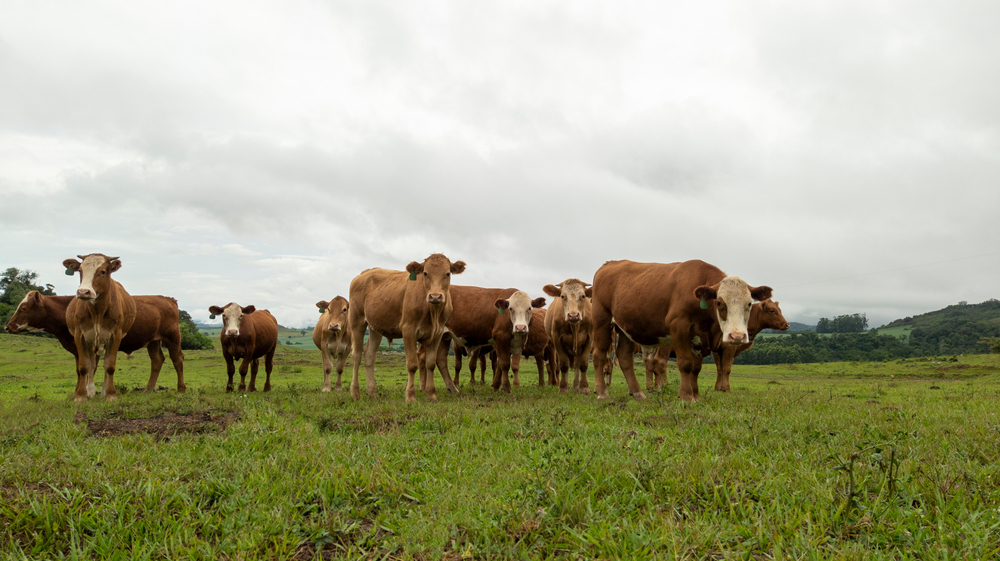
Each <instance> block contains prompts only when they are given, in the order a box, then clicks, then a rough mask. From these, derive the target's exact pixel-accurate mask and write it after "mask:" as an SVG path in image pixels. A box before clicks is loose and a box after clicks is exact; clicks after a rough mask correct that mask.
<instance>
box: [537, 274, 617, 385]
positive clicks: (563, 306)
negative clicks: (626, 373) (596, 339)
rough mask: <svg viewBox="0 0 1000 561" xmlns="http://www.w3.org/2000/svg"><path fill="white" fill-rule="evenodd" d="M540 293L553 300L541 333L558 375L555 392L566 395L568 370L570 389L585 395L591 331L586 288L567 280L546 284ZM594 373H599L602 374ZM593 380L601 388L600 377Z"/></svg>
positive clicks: (589, 291) (588, 290) (588, 292)
mask: <svg viewBox="0 0 1000 561" xmlns="http://www.w3.org/2000/svg"><path fill="white" fill-rule="evenodd" d="M543 290H544V291H545V293H546V294H548V295H549V296H553V297H554V299H553V300H552V304H550V305H549V310H548V312H547V313H546V314H545V331H546V333H548V335H549V339H550V340H551V344H552V348H553V350H554V354H555V357H556V359H555V362H556V364H557V365H558V367H559V371H560V372H561V373H562V377H561V379H560V380H559V392H560V393H564V392H566V391H568V375H569V374H568V373H569V369H570V368H571V367H572V368H573V369H574V375H573V389H574V390H576V391H578V392H580V393H583V394H588V393H590V384H589V383H588V382H587V366H588V364H589V363H590V354H591V350H592V349H591V330H592V327H593V323H592V319H591V309H592V304H591V300H590V298H591V289H590V285H589V284H587V283H585V282H583V281H581V280H579V279H567V280H565V281H563V282H561V283H559V284H557V285H551V284H547V285H545V286H544V287H543ZM605 353H607V350H605ZM597 372H601V373H603V372H604V370H603V369H602V370H598V371H597ZM597 378H600V379H601V385H600V386H599V387H604V381H603V379H604V376H603V375H598V376H597Z"/></svg>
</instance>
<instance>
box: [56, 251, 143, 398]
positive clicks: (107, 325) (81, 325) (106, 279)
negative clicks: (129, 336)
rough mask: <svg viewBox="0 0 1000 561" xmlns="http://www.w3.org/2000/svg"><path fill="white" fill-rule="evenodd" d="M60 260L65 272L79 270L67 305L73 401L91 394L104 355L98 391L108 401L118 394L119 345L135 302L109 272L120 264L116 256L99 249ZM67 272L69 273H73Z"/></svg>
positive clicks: (131, 320)
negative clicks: (73, 372)
mask: <svg viewBox="0 0 1000 561" xmlns="http://www.w3.org/2000/svg"><path fill="white" fill-rule="evenodd" d="M77 257H79V258H80V261H77V260H76V259H67V260H65V261H63V266H64V267H66V270H67V272H69V271H72V273H77V272H78V273H80V286H79V288H77V289H76V298H74V299H73V300H72V301H71V302H70V303H69V305H68V306H67V308H66V327H67V328H69V332H70V333H71V334H72V335H73V342H74V343H75V345H76V375H77V378H76V392H75V395H74V398H73V399H74V401H77V402H80V401H86V399H87V398H88V397H93V395H94V393H95V391H94V372H95V371H96V370H97V363H98V360H99V359H100V357H101V355H103V356H104V383H103V385H102V387H101V393H103V394H104V396H105V398H106V399H107V400H108V401H114V399H115V398H116V397H117V392H116V390H115V364H116V362H117V360H118V347H119V346H120V345H121V342H122V338H123V337H124V336H125V334H126V333H128V330H129V329H130V328H131V327H132V323H133V322H134V321H135V302H134V301H133V300H132V297H131V296H129V293H128V292H126V291H125V288H124V287H122V285H121V284H119V283H118V281H115V280H113V279H112V278H111V273H113V272H115V271H117V270H118V269H120V268H121V266H122V262H121V261H120V260H119V259H118V258H117V257H108V256H107V255H103V254H100V253H92V254H90V255H77ZM72 273H70V274H72Z"/></svg>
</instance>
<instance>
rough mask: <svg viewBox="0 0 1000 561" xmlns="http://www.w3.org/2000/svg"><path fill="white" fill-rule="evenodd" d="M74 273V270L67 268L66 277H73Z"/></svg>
mask: <svg viewBox="0 0 1000 561" xmlns="http://www.w3.org/2000/svg"><path fill="white" fill-rule="evenodd" d="M74 272H75V271H73V269H70V268H69V267H66V276H67V277H72V276H73V273H74Z"/></svg>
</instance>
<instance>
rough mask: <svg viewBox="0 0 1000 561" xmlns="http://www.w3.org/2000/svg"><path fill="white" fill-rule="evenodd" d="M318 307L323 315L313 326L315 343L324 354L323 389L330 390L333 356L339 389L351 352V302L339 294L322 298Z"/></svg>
mask: <svg viewBox="0 0 1000 561" xmlns="http://www.w3.org/2000/svg"><path fill="white" fill-rule="evenodd" d="M316 307H317V308H319V311H320V313H321V314H322V315H320V316H319V321H318V322H316V327H314V328H313V343H315V344H316V348H318V349H319V351H320V354H322V355H323V391H324V392H328V391H330V373H331V372H332V371H333V358H334V357H335V358H336V359H337V385H336V386H335V387H336V388H337V390H340V389H342V388H343V385H342V384H341V377H342V376H343V374H344V364H346V363H347V357H348V356H350V354H351V346H352V344H351V318H350V313H349V308H350V303H349V302H348V301H347V298H344V297H343V296H337V297H336V298H334V299H333V300H330V301H329V302H327V301H326V300H320V301H319V302H316Z"/></svg>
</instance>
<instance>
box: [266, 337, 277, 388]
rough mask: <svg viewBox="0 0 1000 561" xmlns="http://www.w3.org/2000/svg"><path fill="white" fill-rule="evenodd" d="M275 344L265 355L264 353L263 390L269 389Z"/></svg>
mask: <svg viewBox="0 0 1000 561" xmlns="http://www.w3.org/2000/svg"><path fill="white" fill-rule="evenodd" d="M276 348H277V345H275V346H274V348H272V349H271V350H270V351H268V353H267V354H266V355H264V374H265V375H267V378H266V379H265V380H264V391H266V392H269V391H271V370H272V369H273V368H274V350H275V349H276Z"/></svg>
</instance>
